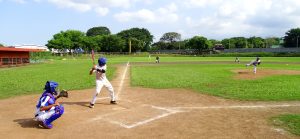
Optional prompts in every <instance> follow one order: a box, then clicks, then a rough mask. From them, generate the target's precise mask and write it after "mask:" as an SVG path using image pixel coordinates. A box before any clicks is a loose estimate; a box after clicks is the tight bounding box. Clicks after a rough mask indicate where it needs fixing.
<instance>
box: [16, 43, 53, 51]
mask: <svg viewBox="0 0 300 139" xmlns="http://www.w3.org/2000/svg"><path fill="white" fill-rule="evenodd" d="M12 47H14V48H23V49H34V50H39V51H49V49H48V47H47V46H42V45H35V44H22V45H15V46H12Z"/></svg>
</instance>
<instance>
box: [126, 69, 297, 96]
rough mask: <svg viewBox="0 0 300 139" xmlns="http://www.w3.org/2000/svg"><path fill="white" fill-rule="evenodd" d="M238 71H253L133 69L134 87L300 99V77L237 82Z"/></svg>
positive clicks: (274, 77) (284, 76)
mask: <svg viewBox="0 0 300 139" xmlns="http://www.w3.org/2000/svg"><path fill="white" fill-rule="evenodd" d="M258 68H259V69H258V70H263V69H289V70H299V69H300V64H292V65H291V64H289V65H285V64H262V65H261V66H260V67H258ZM234 69H248V70H250V71H252V70H253V69H252V67H248V68H246V67H245V65H244V64H180V65H179V64H178V65H163V64H161V65H159V66H133V67H132V68H131V76H132V77H131V84H132V85H133V86H143V87H147V88H187V89H193V90H195V91H196V92H199V93H205V94H210V95H215V96H220V97H224V98H230V99H239V100H300V91H299V90H300V86H299V82H300V75H276V76H271V77H264V78H261V79H257V80H241V79H233V76H234V75H235V74H234V73H233V72H231V71H230V70H234ZM258 72H259V71H258Z"/></svg>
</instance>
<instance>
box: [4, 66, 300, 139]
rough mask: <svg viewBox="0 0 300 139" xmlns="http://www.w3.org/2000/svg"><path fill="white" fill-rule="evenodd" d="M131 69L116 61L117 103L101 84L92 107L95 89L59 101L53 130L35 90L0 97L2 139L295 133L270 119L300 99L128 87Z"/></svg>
mask: <svg viewBox="0 0 300 139" xmlns="http://www.w3.org/2000/svg"><path fill="white" fill-rule="evenodd" d="M129 68H130V66H128V65H120V66H119V67H118V70H117V78H115V79H114V80H113V81H112V84H113V86H114V89H115V91H116V93H117V96H118V104H117V105H110V104H109V101H110V100H109V98H108V97H107V96H108V92H107V91H106V90H105V89H103V91H102V92H101V95H99V96H98V98H99V99H98V100H97V101H96V104H95V108H93V109H90V108H88V104H89V101H90V100H91V98H92V95H93V94H94V89H87V90H76V91H70V98H68V99H62V100H59V101H60V102H61V103H62V104H64V106H65V113H64V115H62V117H61V118H60V119H58V120H56V121H55V122H54V123H53V124H54V128H53V129H51V130H48V129H43V128H41V127H39V126H38V125H37V122H36V121H34V120H33V113H34V110H35V105H36V101H37V100H38V98H39V95H30V96H21V97H14V98H10V99H5V100H0V105H1V108H0V125H1V126H0V136H1V138H26V139H27V138H51V139H54V138H55V139H56V138H72V139H77V138H78V139H79V138H166V139H172V138H225V139H226V138H228V139H231V138H249V139H250V138H251V139H252V138H260V139H261V138H272V139H284V138H299V136H298V137H297V136H295V135H292V134H290V133H288V132H286V131H284V130H282V129H277V128H275V127H273V126H272V125H271V124H270V123H269V121H268V118H270V117H272V116H275V115H278V114H284V113H300V109H299V107H300V101H289V102H257V101H255V102H253V101H251V102H249V101H233V100H226V99H222V98H218V97H213V96H208V95H202V94H198V93H195V92H193V91H190V90H185V89H147V88H139V87H130V86H129V81H130V79H129Z"/></svg>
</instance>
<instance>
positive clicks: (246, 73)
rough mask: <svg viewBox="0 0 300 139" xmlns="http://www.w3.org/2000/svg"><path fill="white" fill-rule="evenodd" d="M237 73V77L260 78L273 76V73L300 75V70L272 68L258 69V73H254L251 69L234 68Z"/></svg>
mask: <svg viewBox="0 0 300 139" xmlns="http://www.w3.org/2000/svg"><path fill="white" fill-rule="evenodd" d="M233 72H234V73H236V76H235V77H234V78H235V79H248V80H249V79H250V80H252V79H259V78H263V77H268V76H273V75H299V74H300V71H295V70H271V69H258V70H257V73H256V74H254V73H253V71H252V70H251V69H250V70H249V69H246V70H233Z"/></svg>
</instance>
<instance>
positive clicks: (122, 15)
mask: <svg viewBox="0 0 300 139" xmlns="http://www.w3.org/2000/svg"><path fill="white" fill-rule="evenodd" d="M0 17H1V25H0V43H2V44H4V45H21V44H37V45H45V44H46V43H47V41H48V40H50V39H51V38H52V36H53V35H54V34H55V33H58V32H60V31H65V30H68V29H74V30H80V31H83V32H86V31H87V30H88V29H89V28H91V27H95V26H106V27H108V28H109V29H110V30H111V32H112V33H113V34H115V33H118V32H120V31H122V30H125V29H129V28H132V27H140V28H142V27H143V28H147V29H148V30H149V31H150V32H151V33H152V34H153V35H154V36H155V41H157V40H158V39H159V38H160V37H161V36H162V35H163V34H164V33H166V32H178V33H180V34H181V35H182V38H183V39H186V38H190V37H192V36H195V35H201V36H205V37H207V38H209V39H218V40H221V39H224V38H229V37H237V36H243V37H251V36H260V37H264V38H265V37H273V36H275V37H283V36H284V35H285V32H287V31H288V30H289V29H291V28H297V27H300V2H298V0H0Z"/></svg>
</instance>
